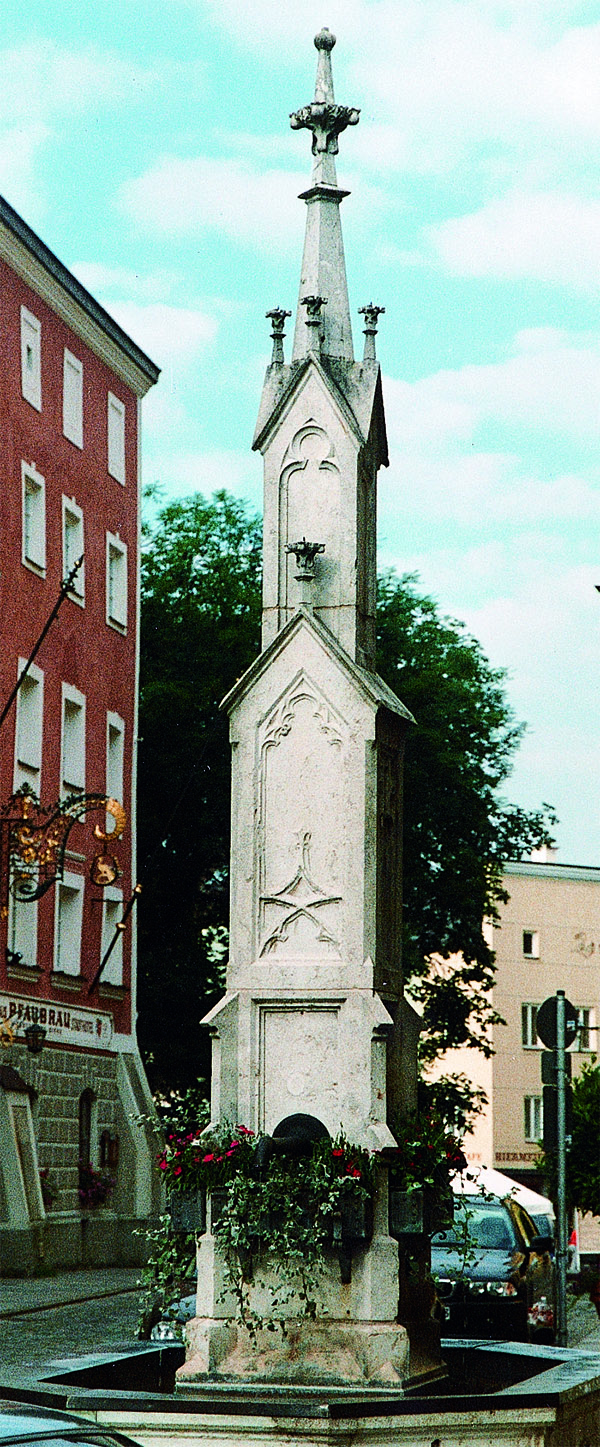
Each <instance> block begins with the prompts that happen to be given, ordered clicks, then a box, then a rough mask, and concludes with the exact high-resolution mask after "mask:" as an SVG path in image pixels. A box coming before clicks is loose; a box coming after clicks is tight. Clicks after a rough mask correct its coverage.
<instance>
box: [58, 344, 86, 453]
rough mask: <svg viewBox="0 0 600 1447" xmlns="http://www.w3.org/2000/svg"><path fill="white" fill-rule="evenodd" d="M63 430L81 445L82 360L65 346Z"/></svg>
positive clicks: (71, 440) (70, 439) (69, 437)
mask: <svg viewBox="0 0 600 1447" xmlns="http://www.w3.org/2000/svg"><path fill="white" fill-rule="evenodd" d="M63 432H64V435H65V437H68V439H69V442H74V443H75V446H76V447H83V362H80V361H79V358H78V357H74V356H73V353H72V352H70V351H69V350H68V348H67V347H65V351H64V358H63Z"/></svg>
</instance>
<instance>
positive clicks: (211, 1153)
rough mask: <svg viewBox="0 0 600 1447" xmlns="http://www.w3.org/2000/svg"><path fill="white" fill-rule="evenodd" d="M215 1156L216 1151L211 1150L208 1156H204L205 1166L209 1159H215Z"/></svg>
mask: <svg viewBox="0 0 600 1447" xmlns="http://www.w3.org/2000/svg"><path fill="white" fill-rule="evenodd" d="M214 1158H215V1157H214V1152H209V1154H208V1155H207V1156H203V1157H202V1165H203V1166H205V1165H206V1164H207V1162H208V1161H214Z"/></svg>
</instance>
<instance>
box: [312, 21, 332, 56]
mask: <svg viewBox="0 0 600 1447" xmlns="http://www.w3.org/2000/svg"><path fill="white" fill-rule="evenodd" d="M335 40H336V37H335V35H332V33H331V31H330V30H328V29H327V26H326V25H324V26H323V29H322V30H319V33H318V35H315V46H316V48H317V50H333V47H334V45H335Z"/></svg>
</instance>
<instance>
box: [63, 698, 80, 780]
mask: <svg viewBox="0 0 600 1447" xmlns="http://www.w3.org/2000/svg"><path fill="white" fill-rule="evenodd" d="M83 789H85V696H84V694H82V693H80V692H79V690H78V689H77V688H72V687H71V686H70V684H67V683H63V686H62V744H61V793H62V797H63V798H65V796H66V795H67V794H75V793H79V792H81V790H83Z"/></svg>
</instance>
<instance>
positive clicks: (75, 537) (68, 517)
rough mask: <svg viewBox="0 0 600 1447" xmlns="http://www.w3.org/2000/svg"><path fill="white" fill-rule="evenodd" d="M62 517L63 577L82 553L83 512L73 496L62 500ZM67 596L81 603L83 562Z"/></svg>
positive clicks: (65, 576) (83, 585)
mask: <svg viewBox="0 0 600 1447" xmlns="http://www.w3.org/2000/svg"><path fill="white" fill-rule="evenodd" d="M62 518H63V578H67V577H68V575H69V573H70V572H71V568H73V567H74V566H75V563H77V562H78V561H79V558H80V557H81V555H82V553H83V513H82V511H81V508H80V507H78V506H77V503H76V502H75V498H73V497H71V498H69V497H65V496H64V493H63V500H62ZM69 597H70V598H75V600H76V601H77V602H78V603H83V600H84V597H85V564H84V563H82V564H81V567H80V568H78V570H77V572H76V574H75V577H74V579H73V582H72V585H71V588H70V590H69Z"/></svg>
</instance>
